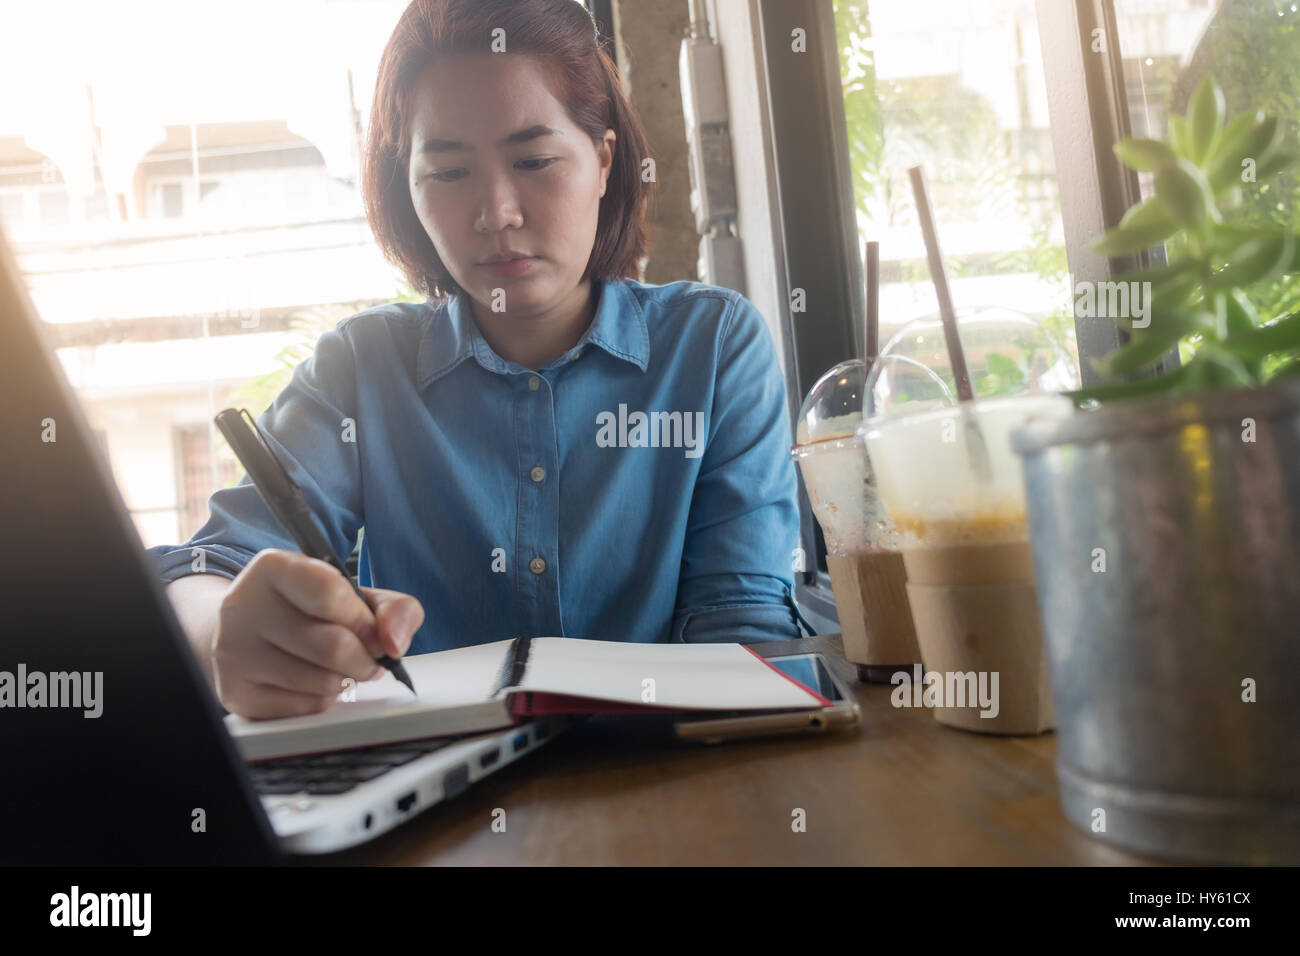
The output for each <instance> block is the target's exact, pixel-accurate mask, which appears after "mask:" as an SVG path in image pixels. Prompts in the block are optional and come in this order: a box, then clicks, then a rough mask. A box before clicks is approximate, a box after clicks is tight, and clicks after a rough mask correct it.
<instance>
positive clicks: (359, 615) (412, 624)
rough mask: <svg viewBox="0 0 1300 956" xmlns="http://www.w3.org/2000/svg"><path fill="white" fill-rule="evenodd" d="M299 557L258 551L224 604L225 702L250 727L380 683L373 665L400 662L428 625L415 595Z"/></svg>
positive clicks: (216, 663) (221, 657) (220, 664)
mask: <svg viewBox="0 0 1300 956" xmlns="http://www.w3.org/2000/svg"><path fill="white" fill-rule="evenodd" d="M361 591H362V593H363V594H364V595H365V597H366V602H367V603H368V604H369V606H368V607H367V606H366V604H363V603H362V602H361V600H360V599H359V598H358V597H357V595H356V592H355V591H353V590H352V585H351V584H349V583H348V581H347V579H345V578H344V577H343V575H341V574H339V572H338V571H337V570H336V569H335V568H334V567H333V566H331V565H330V564H327V563H326V562H324V561H320V560H317V559H316V558H309V557H307V555H305V554H302V553H300V552H297V551H283V550H277V549H268V550H265V551H261V552H258V554H257V555H256V556H255V557H254V558H253V560H252V561H250V562H249V563H248V566H247V567H245V568H244V570H243V571H241V572H240V574H239V575H238V576H237V577H236V578H235V580H234V583H233V584H232V585H231V586H230V589H229V590H228V591H227V592H226V594H225V596H224V597H223V598H222V600H221V606H220V611H219V613H218V621H217V629H216V634H215V635H214V637H213V641H212V669H213V676H214V682H215V685H216V691H217V697H218V699H219V700H220V701H221V704H222V706H223V707H225V708H226V709H227V710H228V711H230V712H231V713H232V714H239V715H240V716H241V717H246V718H249V719H253V720H256V719H265V718H269V717H288V716H297V715H301V714H313V713H317V712H319V711H323V710H326V709H328V708H329V707H330V705H331V704H332V703H333V702H334V701H335V700H336V699H337V698H338V695H339V694H340V693H341V692H342V691H343V687H344V685H343V681H344V679H345V678H349V677H350V678H352V679H353V680H356V681H365V680H373V679H375V678H376V677H380V676H381V675H383V674H384V672H385V669H384V667H383V666H382V665H380V664H378V663H377V662H376V660H375V658H377V657H380V656H382V655H383V654H389V655H391V656H393V657H401V656H402V655H403V654H404V653H406V649H407V648H408V647H409V646H410V644H411V637H412V635H414V634H415V632H416V630H417V629H418V628H419V627H420V625H421V624H422V623H423V622H424V609H423V608H422V607H421V606H420V602H419V601H417V600H416V599H415V598H414V597H412V596H411V595H409V594H403V593H401V592H400V591H389V590H384V589H382V588H362V589H361Z"/></svg>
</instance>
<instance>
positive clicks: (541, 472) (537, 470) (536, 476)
mask: <svg viewBox="0 0 1300 956" xmlns="http://www.w3.org/2000/svg"><path fill="white" fill-rule="evenodd" d="M528 474H529V476H530V477H531V478H532V479H533V481H541V480H542V479H543V478H545V477H546V469H544V468H543V467H542V466H541V465H537V466H536V467H534V468H533V470H532V471H530V472H529V473H528Z"/></svg>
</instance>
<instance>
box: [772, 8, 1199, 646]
mask: <svg viewBox="0 0 1300 956" xmlns="http://www.w3.org/2000/svg"><path fill="white" fill-rule="evenodd" d="M753 2H754V5H755V10H756V14H757V17H756V19H757V24H758V31H759V42H758V44H757V50H758V53H759V54H760V56H761V61H760V64H759V66H760V77H759V82H760V83H761V84H762V85H763V87H764V89H765V93H766V99H767V103H768V111H769V117H768V119H769V124H770V129H771V132H772V135H771V142H770V146H769V148H770V150H771V158H772V162H773V168H774V170H775V183H774V187H773V192H774V196H773V206H774V209H775V216H776V218H777V220H778V229H777V236H776V241H777V246H778V249H777V253H778V262H777V263H776V267H777V268H776V273H777V284H778V286H779V288H780V292H781V300H780V301H782V302H783V303H786V304H787V305H788V303H790V293H791V290H792V289H794V288H802V289H804V290H805V294H806V297H807V298H806V300H807V311H806V312H803V313H800V314H798V316H797V317H796V315H795V314H793V313H791V311H790V310H789V308H788V307H787V308H786V309H785V310H784V311H783V312H782V314H781V315H780V316H779V317H778V324H779V325H780V327H781V330H782V332H783V333H784V338H785V342H784V343H782V344H783V347H784V348H785V350H786V355H787V364H786V388H787V392H788V393H789V397H790V402H789V404H790V420H791V428H792V431H793V429H794V428H796V427H797V425H798V421H797V419H798V413H799V407H800V404H801V402H802V399H803V396H804V395H806V394H807V392H808V389H810V388H811V387H812V385H813V383H814V382H815V381H816V379H817V377H818V376H819V375H820V374H821V373H822V372H824V371H825V370H826V369H828V368H830V367H831V366H832V365H834V364H836V363H837V362H841V361H845V360H847V359H849V358H853V357H857V356H861V354H862V351H861V350H862V346H863V343H862V338H863V318H864V310H865V303H864V301H863V300H864V286H863V268H862V262H861V258H860V255H861V250H860V247H859V243H858V235H857V225H856V219H855V217H854V215H853V187H852V182H851V178H850V167H849V154H848V134H847V129H846V124H845V116H844V101H843V93H842V85H841V79H840V66H839V51H838V46H837V43H836V39H835V26H834V11H833V7H832V0H753ZM1035 12H1036V16H1037V19H1038V31H1039V37H1040V41H1041V47H1042V55H1043V57H1044V76H1045V82H1046V84H1047V94H1048V115H1049V121H1050V123H1051V130H1052V141H1053V152H1054V154H1055V161H1056V173H1057V180H1058V183H1059V185H1060V194H1061V215H1062V223H1063V227H1064V233H1065V247H1066V261H1067V263H1068V267H1069V274H1070V276H1071V278H1072V280H1074V281H1075V282H1078V281H1094V282H1102V281H1109V280H1111V279H1112V278H1113V277H1114V276H1116V275H1118V274H1119V273H1121V272H1123V271H1126V270H1127V269H1131V268H1135V267H1137V266H1140V265H1146V264H1148V263H1153V262H1160V261H1163V251H1162V250H1160V249H1156V250H1151V251H1150V252H1144V253H1140V254H1138V255H1136V256H1130V257H1125V258H1116V259H1108V258H1106V257H1104V256H1101V255H1099V254H1098V253H1096V252H1093V251H1092V249H1091V243H1092V242H1094V241H1095V240H1096V239H1097V238H1098V237H1099V236H1100V235H1101V234H1102V233H1103V232H1105V231H1106V230H1107V229H1111V228H1113V227H1114V226H1115V225H1117V224H1118V223H1119V220H1120V219H1121V218H1122V217H1123V215H1124V213H1125V212H1126V211H1127V210H1128V209H1129V207H1130V206H1131V205H1133V203H1134V202H1136V201H1137V199H1138V197H1139V196H1140V188H1139V183H1138V178H1137V174H1136V173H1135V172H1133V171H1132V170H1130V169H1128V168H1127V167H1126V166H1124V165H1123V164H1122V163H1120V162H1119V160H1118V159H1117V158H1116V157H1115V155H1114V153H1113V152H1112V146H1113V145H1114V144H1115V143H1116V142H1118V141H1119V140H1120V139H1122V138H1124V137H1125V136H1128V135H1129V117H1128V111H1127V107H1126V103H1127V98H1126V94H1125V88H1124V74H1123V68H1122V66H1123V61H1122V54H1121V48H1120V42H1119V39H1120V38H1119V35H1118V29H1117V25H1116V19H1115V10H1114V3H1113V0H1036V11H1035ZM795 27H802V28H803V29H804V30H805V31H806V40H807V52H806V53H804V54H801V55H795V56H792V55H789V51H790V42H791V32H790V31H791V30H792V29H794V28H795ZM1094 29H1101V30H1102V31H1103V32H1104V36H1105V37H1106V41H1107V42H1106V47H1105V55H1101V56H1099V55H1096V54H1093V53H1092V51H1091V49H1090V47H1091V43H1092V37H1093V30H1094ZM1067 130H1068V131H1069V135H1068V137H1067V136H1066V135H1065V131H1067ZM1081 147H1082V148H1081ZM826 184H830V188H827V186H826ZM1075 330H1076V333H1077V337H1078V338H1077V341H1078V349H1079V364H1080V374H1081V378H1082V380H1083V382H1084V383H1085V384H1091V383H1092V382H1095V381H1096V379H1097V376H1096V373H1095V372H1094V371H1093V368H1092V363H1091V361H1090V360H1091V359H1092V358H1100V357H1102V356H1104V355H1106V354H1108V353H1109V352H1111V351H1113V350H1114V349H1115V348H1117V347H1118V346H1119V345H1121V344H1123V343H1124V342H1125V341H1127V338H1128V336H1127V334H1126V333H1125V332H1124V330H1123V329H1121V328H1120V327H1119V326H1118V325H1117V324H1116V323H1115V321H1114V320H1113V319H1111V318H1105V317H1100V318H1093V317H1086V316H1085V317H1080V316H1079V315H1077V314H1076V315H1075ZM1177 363H1178V355H1177V351H1176V350H1171V352H1170V353H1169V354H1168V355H1167V356H1166V357H1165V359H1164V360H1163V361H1162V362H1161V363H1160V365H1159V366H1158V368H1159V369H1162V370H1163V369H1167V368H1169V367H1172V366H1175V365H1177ZM1153 374H1154V370H1153ZM799 510H800V522H801V531H800V539H801V544H802V547H803V548H804V551H805V554H806V555H807V558H808V559H807V562H806V566H807V570H805V571H804V572H802V573H801V574H800V573H796V575H795V577H796V582H795V583H796V595H795V596H796V599H797V600H798V601H799V602H800V604H801V605H803V606H805V607H808V608H810V609H811V610H812V611H813V612H814V613H815V614H817V615H819V616H821V617H823V618H826V619H828V620H832V621H836V622H838V617H837V615H836V613H835V604H834V598H833V595H832V592H831V588H830V580H829V576H828V575H827V574H826V572H824V571H822V570H820V567H821V565H822V564H823V563H824V561H825V544H824V541H823V539H822V535H821V531H820V528H818V527H817V523H816V521H815V520H814V518H813V515H812V509H811V506H810V505H809V502H808V499H807V493H806V491H805V489H804V486H803V482H802V480H801V481H800V484H799Z"/></svg>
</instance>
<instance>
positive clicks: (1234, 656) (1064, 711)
mask: <svg viewBox="0 0 1300 956" xmlns="http://www.w3.org/2000/svg"><path fill="white" fill-rule="evenodd" d="M1252 429H1253V431H1252ZM1250 438H1253V441H1251V440H1247V439H1250ZM1012 444H1013V447H1014V448H1015V449H1016V451H1017V452H1018V453H1019V454H1020V455H1021V457H1022V465H1023V468H1024V475H1025V490H1026V497H1027V502H1028V517H1029V524H1030V530H1031V536H1032V541H1033V551H1034V566H1035V574H1036V577H1037V582H1038V593H1039V604H1040V607H1041V609H1042V615H1043V635H1044V639H1045V641H1046V645H1047V653H1048V666H1049V669H1050V673H1051V683H1052V696H1053V701H1054V705H1055V709H1056V721H1057V724H1056V727H1057V731H1056V732H1057V746H1058V751H1057V753H1058V756H1057V766H1056V769H1057V778H1058V781H1059V783H1060V788H1061V805H1062V810H1063V811H1064V813H1065V816H1066V817H1067V819H1069V820H1070V821H1071V822H1073V823H1074V824H1076V825H1077V826H1079V827H1081V828H1083V829H1085V830H1086V831H1088V832H1089V833H1092V834H1093V835H1094V836H1096V837H1098V838H1100V839H1103V840H1106V841H1109V842H1113V843H1115V844H1119V845H1121V846H1125V847H1128V848H1130V849H1134V850H1138V851H1141V852H1147V853H1151V854H1154V855H1158V856H1165V857H1171V858H1177V859H1184V860H1193V861H1200V862H1216V863H1239V864H1245V863H1297V862H1300V384H1289V385H1286V386H1270V387H1268V388H1264V389H1258V390H1245V389H1243V390H1233V391H1215V392H1208V393H1205V394H1202V395H1197V396H1193V397H1190V398H1183V397H1180V398H1159V399H1150V400H1142V401H1129V402H1123V403H1119V404H1116V405H1111V406H1105V407H1102V408H1099V409H1094V410H1091V411H1086V412H1079V413H1076V414H1075V415H1074V416H1073V417H1072V418H1070V419H1067V420H1066V421H1064V422H1059V423H1058V422H1031V423H1029V424H1027V425H1025V426H1023V427H1021V428H1020V429H1018V430H1017V431H1016V432H1014V433H1013V434H1012ZM1099 549H1100V550H1099ZM1252 687H1253V697H1254V700H1253V702H1250V701H1249V698H1250V697H1251V696H1252V694H1251V688H1252ZM1244 698H1245V699H1244Z"/></svg>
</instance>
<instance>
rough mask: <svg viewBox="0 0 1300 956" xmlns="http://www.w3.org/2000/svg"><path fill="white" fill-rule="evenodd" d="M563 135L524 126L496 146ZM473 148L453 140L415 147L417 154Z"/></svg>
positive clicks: (537, 125) (431, 141)
mask: <svg viewBox="0 0 1300 956" xmlns="http://www.w3.org/2000/svg"><path fill="white" fill-rule="evenodd" d="M562 135H564V134H563V133H561V132H560V131H559V130H558V129H554V128H552V127H550V126H545V125H543V124H541V123H534V124H533V125H532V126H525V127H524V128H523V129H520V130H516V131H515V132H513V133H511V134H510V135H509V136H506V137H505V138H504V139H502V140H501V141H500V142H499V143H497V146H498V147H500V146H511V145H513V144H515V143H526V142H528V141H529V140H533V139H537V138H538V137H540V136H562ZM473 148H474V147H473V146H466V145H465V144H464V143H462V142H459V141H457V140H454V139H426V140H424V141H423V142H422V143H420V145H419V146H418V147H417V149H416V152H417V153H452V152H455V151H457V150H462V149H468V150H472V149H473Z"/></svg>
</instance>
